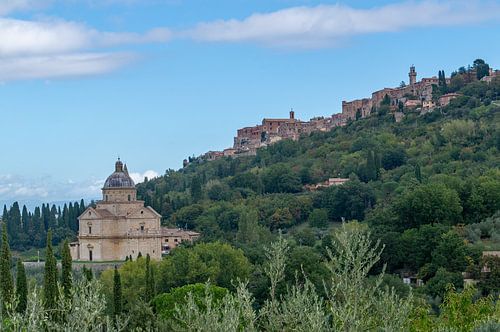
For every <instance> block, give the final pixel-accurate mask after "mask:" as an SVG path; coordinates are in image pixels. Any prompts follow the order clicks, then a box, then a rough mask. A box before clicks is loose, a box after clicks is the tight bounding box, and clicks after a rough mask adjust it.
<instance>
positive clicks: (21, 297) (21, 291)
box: [16, 260, 28, 313]
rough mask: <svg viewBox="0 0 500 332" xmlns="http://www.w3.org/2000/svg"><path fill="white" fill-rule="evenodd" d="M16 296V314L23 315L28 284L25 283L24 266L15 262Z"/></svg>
mask: <svg viewBox="0 0 500 332" xmlns="http://www.w3.org/2000/svg"><path fill="white" fill-rule="evenodd" d="M16 294H17V298H18V301H19V302H18V303H17V308H16V310H17V312H19V313H24V312H25V311H26V307H27V306H28V283H27V282H26V271H25V270H24V264H23V262H21V261H20V260H19V261H17V277H16Z"/></svg>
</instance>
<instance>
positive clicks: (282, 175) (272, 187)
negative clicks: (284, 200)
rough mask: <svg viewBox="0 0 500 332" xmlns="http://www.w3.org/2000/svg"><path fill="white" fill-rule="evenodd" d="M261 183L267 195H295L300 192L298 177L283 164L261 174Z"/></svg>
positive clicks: (300, 186) (273, 166)
mask: <svg viewBox="0 0 500 332" xmlns="http://www.w3.org/2000/svg"><path fill="white" fill-rule="evenodd" d="M262 183H263V184H264V191H265V192H267V193H297V192H299V191H301V190H302V184H301V182H300V177H299V176H298V175H297V174H296V173H295V172H294V171H293V170H292V169H291V168H290V167H288V166H286V165H284V164H276V165H272V166H270V167H269V168H268V169H266V170H265V171H264V173H263V174H262Z"/></svg>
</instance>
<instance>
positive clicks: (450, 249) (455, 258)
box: [432, 231, 469, 272]
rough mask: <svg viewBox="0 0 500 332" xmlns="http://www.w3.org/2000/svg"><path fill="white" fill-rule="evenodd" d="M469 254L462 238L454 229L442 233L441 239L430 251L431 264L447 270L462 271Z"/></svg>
mask: <svg viewBox="0 0 500 332" xmlns="http://www.w3.org/2000/svg"><path fill="white" fill-rule="evenodd" d="M468 255H469V251H468V250H467V246H466V245H465V243H464V239H463V238H462V237H460V236H459V235H458V234H457V233H455V232H454V231H449V232H447V233H445V234H443V235H442V237H441V241H440V242H439V244H438V245H437V247H436V249H435V250H434V251H433V252H432V264H434V265H435V266H438V267H443V268H445V269H446V270H447V271H451V272H462V271H465V268H466V267H467V259H466V257H467V256H468Z"/></svg>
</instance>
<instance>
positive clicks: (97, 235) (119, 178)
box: [71, 159, 199, 262]
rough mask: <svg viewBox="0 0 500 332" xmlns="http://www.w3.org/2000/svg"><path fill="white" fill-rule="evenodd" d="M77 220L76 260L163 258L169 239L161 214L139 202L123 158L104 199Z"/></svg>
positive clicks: (73, 251) (106, 185)
mask: <svg viewBox="0 0 500 332" xmlns="http://www.w3.org/2000/svg"><path fill="white" fill-rule="evenodd" d="M78 220H79V233H78V241H77V242H74V243H72V244H71V256H72V258H73V259H74V260H77V261H101V262H103V261H123V260H125V258H126V257H127V256H132V258H137V256H138V255H139V253H141V254H142V255H143V256H146V255H147V254H149V255H150V256H151V258H152V259H161V257H162V249H163V246H162V243H163V242H165V240H166V239H169V238H170V235H169V234H168V233H167V232H166V231H164V229H163V227H161V226H160V221H161V215H160V214H158V213H157V212H156V211H155V210H154V209H153V208H151V207H150V206H144V201H139V200H137V190H136V188H135V184H134V181H133V180H132V178H131V177H130V176H129V174H128V170H127V166H126V165H123V163H122V162H121V161H120V159H118V161H117V162H116V164H115V171H114V172H113V174H111V175H110V176H109V177H108V178H107V179H106V182H105V183H104V186H103V188H102V200H101V201H98V202H97V203H96V204H95V206H90V207H88V208H87V209H86V210H85V211H84V212H83V213H82V215H81V216H80V217H79V218H78ZM179 232H185V231H179ZM196 234H198V233H196ZM198 236H199V234H198ZM195 237H197V236H193V237H188V238H189V239H194V238H195ZM179 238H180V239H185V238H186V236H184V237H182V236H181V237H179ZM167 242H168V241H167Z"/></svg>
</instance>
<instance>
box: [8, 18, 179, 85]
mask: <svg viewBox="0 0 500 332" xmlns="http://www.w3.org/2000/svg"><path fill="white" fill-rule="evenodd" d="M170 37H171V32H170V31H169V30H168V29H165V28H156V29H152V30H150V31H148V32H146V33H143V34H140V33H129V32H105V31H98V30H95V29H92V28H89V27H87V26H86V25H83V24H80V23H76V22H68V21H63V20H54V19H52V20H44V21H27V20H18V19H11V18H0V81H9V80H20V79H48V78H60V77H71V76H85V75H96V74H102V73H107V72H110V71H113V70H115V69H117V68H119V67H122V66H124V65H126V64H128V63H130V62H132V61H133V60H134V59H136V58H137V56H134V55H132V54H130V53H125V52H105V51H102V49H106V48H109V47H116V46H120V45H130V44H139V43H157V42H165V41H167V40H169V39H170ZM97 50H101V51H97Z"/></svg>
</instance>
